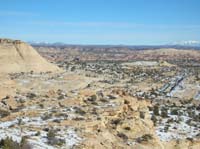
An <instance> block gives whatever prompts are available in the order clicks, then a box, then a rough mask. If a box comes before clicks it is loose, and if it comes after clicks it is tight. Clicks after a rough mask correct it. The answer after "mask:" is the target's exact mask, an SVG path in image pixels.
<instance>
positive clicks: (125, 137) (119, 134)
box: [117, 133, 128, 141]
mask: <svg viewBox="0 0 200 149" xmlns="http://www.w3.org/2000/svg"><path fill="white" fill-rule="evenodd" d="M117 136H118V137H120V138H122V139H123V140H124V141H127V140H128V137H127V136H126V135H125V134H124V133H118V134H117Z"/></svg>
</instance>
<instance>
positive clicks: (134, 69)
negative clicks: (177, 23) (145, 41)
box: [0, 39, 200, 149]
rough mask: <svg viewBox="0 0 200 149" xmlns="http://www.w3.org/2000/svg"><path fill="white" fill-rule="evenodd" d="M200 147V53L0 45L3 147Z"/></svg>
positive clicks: (14, 42) (12, 42)
mask: <svg viewBox="0 0 200 149" xmlns="http://www.w3.org/2000/svg"><path fill="white" fill-rule="evenodd" d="M6 147H7V148H15V149H21V148H22V149H30V148H33V149H54V148H58V149H60V148H61V149H67V148H85V149H86V148H95V149H96V148H97V149H102V148H116V149H123V148H130V149H199V148H200V50H199V49H194V48H182V47H128V46H83V45H82V46H81V45H43V44H32V45H29V44H28V43H25V42H23V41H21V40H11V39H0V148H5V149H7V148H6Z"/></svg>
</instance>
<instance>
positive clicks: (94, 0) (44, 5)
mask: <svg viewBox="0 0 200 149" xmlns="http://www.w3.org/2000/svg"><path fill="white" fill-rule="evenodd" d="M0 37H6V38H14V39H21V40H25V41H46V42H65V43H69V44H127V45H158V44H168V43H172V42H176V41H184V40H200V0H1V2H0Z"/></svg>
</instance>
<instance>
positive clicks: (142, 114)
mask: <svg viewBox="0 0 200 149" xmlns="http://www.w3.org/2000/svg"><path fill="white" fill-rule="evenodd" d="M140 118H142V119H144V118H145V112H142V111H140Z"/></svg>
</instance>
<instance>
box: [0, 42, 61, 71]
mask: <svg viewBox="0 0 200 149" xmlns="http://www.w3.org/2000/svg"><path fill="white" fill-rule="evenodd" d="M30 71H34V72H47V71H51V72H57V71H60V69H59V68H58V67H57V66H55V65H53V64H51V63H49V62H47V61H46V60H45V59H44V58H42V57H41V56H40V55H39V54H38V53H37V52H36V50H35V49H33V48H32V47H31V46H30V45H28V44H27V43H25V42H22V41H20V40H10V39H0V73H16V72H30Z"/></svg>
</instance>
